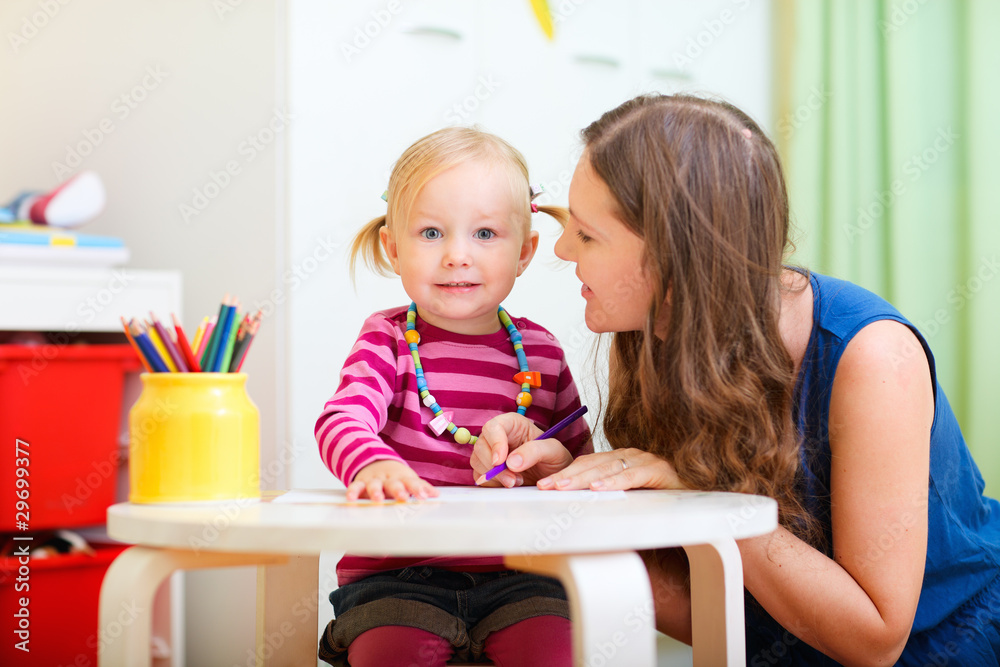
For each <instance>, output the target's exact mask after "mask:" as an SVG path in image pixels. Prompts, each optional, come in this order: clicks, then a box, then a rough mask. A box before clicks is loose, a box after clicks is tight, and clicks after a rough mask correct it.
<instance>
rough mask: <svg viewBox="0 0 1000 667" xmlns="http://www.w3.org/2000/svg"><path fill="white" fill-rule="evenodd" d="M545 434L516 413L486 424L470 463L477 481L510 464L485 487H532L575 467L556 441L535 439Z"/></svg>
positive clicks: (567, 452) (568, 455) (569, 455)
mask: <svg viewBox="0 0 1000 667" xmlns="http://www.w3.org/2000/svg"><path fill="white" fill-rule="evenodd" d="M541 434H542V430H541V429H540V428H538V427H537V426H535V425H534V423H532V421H531V420H530V419H528V418H527V417H524V416H522V415H519V414H517V413H516V412H510V413H507V414H503V415H500V416H499V417H494V418H493V419H491V420H489V421H488V422H486V424H484V425H483V430H482V433H481V434H480V436H479V439H478V440H477V441H476V444H475V445H474V446H473V448H472V457H471V458H470V459H469V463H470V465H471V466H472V472H473V475H474V476H475V479H476V480H479V478H480V477H481V476H483V475H485V474H486V473H487V472H489V471H490V469H492V468H494V467H496V466H497V465H499V464H500V462H501V461H506V463H507V469H506V470H504V471H503V472H501V473H500V474H499V475H497V476H496V477H494V478H493V479H492V480H490V481H489V482H485V483H483V484H482V486H498V485H501V484H502V485H503V486H506V487H508V488H509V487H512V486H521V485H522V484H528V485H532V484H535V482H536V481H537V480H539V479H541V478H542V477H546V476H548V475H551V474H552V473H554V472H557V471H559V470H562V469H563V468H565V467H566V466H568V465H569V464H570V463H572V461H573V455H572V454H570V453H569V451H568V450H567V449H566V448H565V447H563V446H562V443H561V442H559V441H558V440H556V439H555V438H546V439H545V440H534V439H533V438H537V437H538V436H540V435H541Z"/></svg>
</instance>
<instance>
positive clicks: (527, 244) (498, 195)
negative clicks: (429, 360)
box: [381, 161, 538, 335]
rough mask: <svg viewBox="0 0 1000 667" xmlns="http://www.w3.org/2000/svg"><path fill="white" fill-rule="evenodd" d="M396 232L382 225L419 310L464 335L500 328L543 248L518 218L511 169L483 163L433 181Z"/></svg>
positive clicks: (394, 262)
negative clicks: (510, 299) (520, 280)
mask: <svg viewBox="0 0 1000 667" xmlns="http://www.w3.org/2000/svg"><path fill="white" fill-rule="evenodd" d="M527 196H528V194H527V187H526V188H525V197H527ZM393 232H394V233H393ZM393 232H390V231H389V230H388V229H386V228H385V227H383V228H382V231H381V234H382V245H383V247H384V248H385V252H386V255H387V256H388V258H389V262H390V263H391V264H392V268H393V270H394V271H395V272H396V273H397V274H399V276H400V278H402V281H403V289H405V290H406V294H407V295H408V296H409V297H410V299H412V300H413V301H414V302H415V303H416V304H417V314H418V315H419V316H420V318H421V319H423V320H424V321H425V322H428V323H429V324H433V325H434V326H436V327H440V328H442V329H445V330H447V331H452V332H455V333H462V334H473V335H475V334H487V333H494V332H496V331H498V330H499V328H500V320H499V318H498V317H497V306H499V305H500V302H501V301H503V300H504V299H505V298H506V297H507V295H508V294H510V290H511V289H512V288H513V286H514V279H515V278H517V277H518V276H520V275H521V273H522V272H524V269H525V268H527V266H528V263H529V262H530V261H531V258H532V257H533V256H534V254H535V250H536V248H537V247H538V232H533V231H528V230H527V229H525V225H524V224H523V221H521V220H517V219H516V217H515V211H514V207H513V203H512V202H511V193H510V186H509V185H508V181H507V178H506V176H505V174H503V172H502V171H501V170H499V169H495V168H491V167H490V166H489V165H488V164H486V163H483V162H480V161H472V162H465V163H462V164H459V165H457V166H455V167H452V168H450V169H448V170H447V171H444V172H442V173H440V174H438V175H437V176H435V177H434V178H433V179H431V180H430V181H429V182H428V183H427V184H426V185H425V186H424V187H423V189H422V190H421V191H420V193H419V194H418V195H417V197H416V199H415V200H414V202H413V206H412V208H411V212H410V217H409V220H407V221H406V222H405V224H400V225H397V226H396V228H395V229H394V230H393Z"/></svg>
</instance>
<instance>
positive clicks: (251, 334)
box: [233, 310, 261, 373]
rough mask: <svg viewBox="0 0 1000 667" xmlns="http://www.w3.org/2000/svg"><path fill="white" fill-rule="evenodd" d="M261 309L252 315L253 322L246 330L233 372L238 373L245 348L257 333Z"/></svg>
mask: <svg viewBox="0 0 1000 667" xmlns="http://www.w3.org/2000/svg"><path fill="white" fill-rule="evenodd" d="M260 320H261V311H259V310H258V311H257V314H256V315H255V316H254V321H253V324H251V325H250V331H248V332H247V334H246V336H245V339H246V342H245V343H244V344H243V348H242V349H241V350H240V356H239V359H237V360H235V362H234V363H235V365H236V370H235V371H233V372H234V373H239V372H240V369H241V368H243V361H244V360H245V359H246V358H247V350H249V349H250V343H252V342H253V339H254V336H256V335H257V329H259V328H260Z"/></svg>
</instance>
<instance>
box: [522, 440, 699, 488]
mask: <svg viewBox="0 0 1000 667" xmlns="http://www.w3.org/2000/svg"><path fill="white" fill-rule="evenodd" d="M537 485H538V488H540V489H557V490H560V491H564V490H568V489H593V490H594V491H612V490H617V489H683V488H686V487H685V486H684V484H682V483H681V480H680V478H679V477H678V476H677V471H676V470H674V467H673V466H672V465H670V464H669V463H667V462H666V461H665V460H663V459H662V458H660V457H659V456H657V455H656V454H650V453H649V452H645V451H643V450H641V449H633V448H629V449H615V450H613V451H610V452H598V453H596V454H587V455H586V456H581V457H580V458H578V459H576V460H575V461H573V462H572V464H570V465H569V466H568V467H566V468H564V469H563V470H561V471H559V472H557V473H554V474H552V475H549V476H548V477H544V478H543V479H539V480H538V482H537Z"/></svg>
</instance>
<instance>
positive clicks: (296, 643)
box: [256, 555, 319, 667]
mask: <svg viewBox="0 0 1000 667" xmlns="http://www.w3.org/2000/svg"><path fill="white" fill-rule="evenodd" d="M318 586H319V556H318V555H316V556H289V557H288V562H286V563H282V564H279V565H262V566H260V567H258V568H257V652H256V655H257V667H265V666H266V667H301V666H302V665H315V664H316V661H317V658H316V653H317V647H318V639H317V630H318V628H317V624H318V623H319V621H318V620H317V619H318V614H317V611H318V609H319V589H318Z"/></svg>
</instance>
